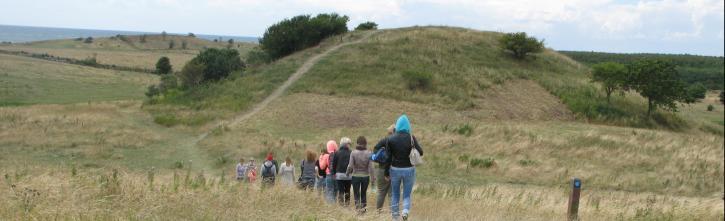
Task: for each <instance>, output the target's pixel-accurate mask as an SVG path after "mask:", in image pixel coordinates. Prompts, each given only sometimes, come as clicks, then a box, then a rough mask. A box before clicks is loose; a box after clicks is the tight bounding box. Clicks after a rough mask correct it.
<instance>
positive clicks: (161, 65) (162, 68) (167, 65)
mask: <svg viewBox="0 0 725 221" xmlns="http://www.w3.org/2000/svg"><path fill="white" fill-rule="evenodd" d="M170 72H171V62H170V61H169V58H168V57H161V58H159V60H158V61H157V62H156V73H158V74H168V73H170Z"/></svg>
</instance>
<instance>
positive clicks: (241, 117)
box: [184, 31, 377, 154]
mask: <svg viewBox="0 0 725 221" xmlns="http://www.w3.org/2000/svg"><path fill="white" fill-rule="evenodd" d="M376 32H377V31H370V32H366V33H363V34H362V37H361V38H360V39H357V40H354V41H350V42H345V43H341V44H338V45H335V46H333V47H331V48H329V49H327V50H325V51H324V52H322V53H320V54H317V55H315V56H312V57H311V58H310V59H308V60H307V61H305V63H303V64H302V66H300V67H299V68H297V71H295V72H294V73H293V74H292V75H291V76H290V77H289V78H288V79H287V81H285V82H284V83H283V84H282V85H281V86H279V87H278V88H277V89H275V90H274V92H272V93H271V94H270V95H269V96H267V97H266V98H265V99H264V100H262V102H259V103H257V104H256V105H255V106H254V107H253V108H252V110H250V111H248V112H244V113H241V114H238V115H236V116H234V117H233V118H232V119H230V120H228V121H220V122H219V123H217V124H216V126H214V127H212V129H211V130H209V131H207V132H204V133H203V134H201V135H199V136H197V137H196V138H195V139H193V140H192V141H191V142H190V144H189V145H188V146H186V145H184V148H191V149H193V150H189V151H190V152H195V153H199V154H201V152H200V151H199V150H198V148H196V146H197V144H198V143H199V142H200V141H202V140H204V139H205V138H206V137H207V136H209V134H211V132H212V131H213V130H214V129H216V128H218V127H220V126H234V125H236V124H239V123H241V122H243V121H245V120H247V119H249V118H250V117H252V116H254V115H255V114H257V113H258V112H259V111H261V110H262V109H264V108H265V107H267V105H269V103H271V102H272V101H274V100H275V99H277V98H279V97H280V96H282V94H284V92H285V91H287V89H288V88H289V87H290V86H291V85H292V84H294V83H295V82H297V80H299V79H300V78H301V77H302V75H304V74H305V73H307V71H309V70H310V69H311V68H312V67H313V66H314V65H315V64H317V62H319V61H320V59H321V58H322V57H325V56H327V55H328V54H330V53H331V52H333V51H336V50H338V49H340V48H342V47H345V46H348V45H352V44H357V43H360V42H362V41H364V40H366V39H368V37H370V36H371V35H372V34H374V33H376Z"/></svg>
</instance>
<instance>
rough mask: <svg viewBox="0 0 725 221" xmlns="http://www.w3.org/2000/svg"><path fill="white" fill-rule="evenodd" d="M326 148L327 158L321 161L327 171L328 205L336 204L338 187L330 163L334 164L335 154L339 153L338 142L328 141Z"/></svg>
mask: <svg viewBox="0 0 725 221" xmlns="http://www.w3.org/2000/svg"><path fill="white" fill-rule="evenodd" d="M326 146H327V153H328V154H326V155H324V156H325V157H324V158H321V159H320V167H322V168H323V170H325V199H327V202H328V203H330V204H332V203H335V196H336V194H337V188H336V186H337V185H336V183H335V177H334V176H333V171H332V170H331V165H330V163H331V162H332V157H333V155H334V154H335V151H337V142H335V141H334V140H330V141H327V145H326Z"/></svg>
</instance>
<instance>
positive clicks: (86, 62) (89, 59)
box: [78, 57, 98, 66]
mask: <svg viewBox="0 0 725 221" xmlns="http://www.w3.org/2000/svg"><path fill="white" fill-rule="evenodd" d="M78 64H81V65H86V66H96V65H98V61H97V60H96V57H87V58H85V59H83V60H78Z"/></svg>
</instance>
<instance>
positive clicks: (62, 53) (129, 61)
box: [0, 35, 256, 71]
mask: <svg viewBox="0 0 725 221" xmlns="http://www.w3.org/2000/svg"><path fill="white" fill-rule="evenodd" d="M172 41H173V42H174V48H172V49H170V48H169V42H172ZM182 42H186V49H183V48H182ZM227 46H228V43H227V42H213V41H209V40H205V39H200V38H195V37H188V36H179V35H167V36H166V37H163V36H161V35H147V36H146V37H145V42H141V36H138V35H132V36H117V37H108V38H96V39H93V42H92V43H85V42H84V41H82V40H77V39H63V40H49V41H38V42H29V43H23V44H11V45H7V44H3V45H0V50H7V51H25V52H30V53H35V54H49V55H53V56H57V57H64V58H73V59H86V58H92V57H95V58H96V60H97V61H98V63H101V64H112V65H117V66H123V67H133V68H143V69H151V70H153V69H154V68H155V66H154V65H156V61H157V60H158V59H159V58H160V57H162V56H166V57H169V59H170V61H171V64H172V66H173V68H174V70H176V71H179V70H181V68H182V67H183V66H184V64H186V62H187V61H189V60H191V59H192V58H194V56H196V54H197V53H198V52H199V51H200V50H202V49H204V48H223V47H227ZM231 47H232V48H236V49H237V50H239V52H240V54H241V55H242V57H244V56H246V54H247V52H249V50H251V49H252V48H254V47H256V44H253V43H247V42H235V43H234V44H233V45H232V46H231Z"/></svg>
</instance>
